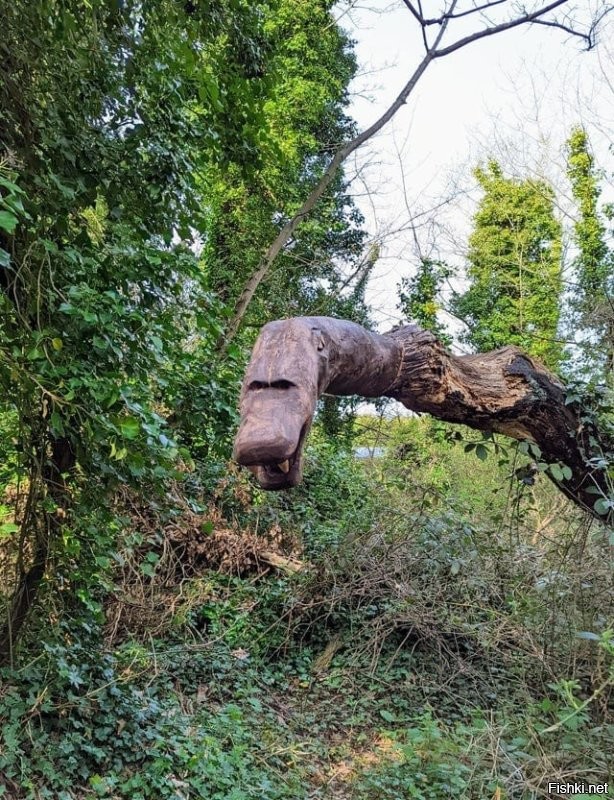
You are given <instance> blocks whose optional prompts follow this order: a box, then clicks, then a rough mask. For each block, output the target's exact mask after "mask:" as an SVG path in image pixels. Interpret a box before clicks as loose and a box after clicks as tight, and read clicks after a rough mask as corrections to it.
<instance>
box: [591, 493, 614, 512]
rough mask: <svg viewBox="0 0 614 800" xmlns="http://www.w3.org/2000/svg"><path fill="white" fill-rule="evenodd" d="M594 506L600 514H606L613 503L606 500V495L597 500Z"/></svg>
mask: <svg viewBox="0 0 614 800" xmlns="http://www.w3.org/2000/svg"><path fill="white" fill-rule="evenodd" d="M593 508H594V509H595V511H596V512H597V513H598V514H603V515H605V514H607V513H608V511H609V510H610V509H611V508H612V503H611V501H610V500H606V499H605V498H604V497H600V498H599V500H595V503H594V504H593Z"/></svg>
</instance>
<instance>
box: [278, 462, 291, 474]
mask: <svg viewBox="0 0 614 800" xmlns="http://www.w3.org/2000/svg"><path fill="white" fill-rule="evenodd" d="M277 466H278V467H279V469H280V470H281V471H282V472H284V473H285V474H286V475H287V474H288V472H290V462H289V461H288V459H286V460H285V461H282V462H281V464H278V465H277Z"/></svg>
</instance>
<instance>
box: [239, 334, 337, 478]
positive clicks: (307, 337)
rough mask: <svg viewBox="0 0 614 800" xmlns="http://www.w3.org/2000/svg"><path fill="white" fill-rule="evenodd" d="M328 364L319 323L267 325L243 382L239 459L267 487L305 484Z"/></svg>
mask: <svg viewBox="0 0 614 800" xmlns="http://www.w3.org/2000/svg"><path fill="white" fill-rule="evenodd" d="M326 368H327V353H326V347H325V341H324V336H323V335H322V332H321V331H320V330H319V329H318V328H317V327H314V326H311V325H310V324H309V323H308V322H306V321H305V320H282V321H278V322H270V323H269V324H268V325H265V326H264V328H263V329H262V331H261V333H260V336H259V337H258V340H257V342H256V345H255V347H254V351H253V353H252V358H251V361H250V363H249V366H248V368H247V371H246V373H245V378H244V381H243V388H242V391H241V424H240V426H239V431H238V433H237V436H236V439H235V444H234V458H235V460H236V461H237V462H238V463H239V464H242V465H243V466H246V467H248V468H249V469H250V470H251V471H252V472H253V473H254V475H255V476H256V478H257V480H258V482H259V483H260V485H261V486H262V488H263V489H286V488H289V487H291V486H296V485H297V484H298V483H300V481H301V478H302V449H303V445H304V442H305V437H306V435H307V433H308V431H309V428H310V427H311V423H312V421H313V415H314V412H315V407H316V403H317V400H318V396H319V393H320V388H321V387H322V386H323V385H324V380H325V376H326Z"/></svg>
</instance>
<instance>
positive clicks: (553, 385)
mask: <svg viewBox="0 0 614 800" xmlns="http://www.w3.org/2000/svg"><path fill="white" fill-rule="evenodd" d="M390 337H391V338H394V339H395V340H396V341H398V342H399V343H400V344H401V346H402V348H403V354H402V357H401V368H400V371H399V377H398V379H397V381H396V382H395V384H394V386H393V387H391V389H389V390H388V391H387V392H386V396H388V397H394V398H396V399H397V400H400V401H401V402H402V403H403V405H404V406H406V407H407V408H410V409H411V410H412V411H419V412H420V411H422V412H427V413H429V414H432V415H433V416H434V417H437V418H438V419H442V420H445V421H446V422H460V423H462V424H464V425H468V426H469V427H471V428H476V429H477V430H482V431H493V432H496V433H503V434H505V435H506V436H510V437H511V438H512V439H518V440H528V441H531V442H535V443H536V444H537V445H538V446H539V448H540V449H541V451H542V459H543V461H544V462H546V463H549V464H553V463H554V464H561V465H564V466H568V467H569V468H570V469H571V471H572V476H571V478H569V479H567V478H563V480H555V479H554V478H552V476H551V475H550V474H549V477H550V478H551V479H552V480H554V482H555V483H556V485H557V486H558V487H559V488H560V489H561V490H562V491H563V492H564V493H565V494H566V495H567V497H569V498H570V499H571V500H573V501H574V502H575V503H576V504H577V505H579V506H581V507H582V508H583V509H585V510H586V511H588V512H590V513H591V514H593V515H595V516H597V517H598V518H600V519H602V520H604V519H605V518H606V516H605V515H600V514H597V513H596V512H595V509H594V504H595V501H596V500H597V498H598V497H599V496H605V497H607V496H608V492H609V487H608V483H607V474H606V471H605V470H604V469H595V468H593V467H592V466H591V464H590V463H589V461H590V459H591V458H594V457H602V456H603V455H604V452H609V451H611V449H612V442H606V441H605V440H604V437H603V436H602V435H601V434H600V432H599V431H598V430H597V429H596V428H595V426H594V425H591V424H587V423H586V422H582V421H581V409H580V408H579V407H578V406H577V404H569V405H566V394H565V387H564V386H563V384H562V383H561V382H560V381H559V380H558V378H556V377H555V376H554V375H553V374H552V373H551V372H549V371H548V370H547V369H546V368H545V367H544V366H543V365H542V364H541V363H539V362H538V361H535V360H534V359H532V358H530V357H529V356H528V355H526V354H525V353H523V352H522V351H521V350H519V349H518V348H517V347H504V348H501V349H500V350H493V351H491V352H489V353H479V354H477V355H466V356H454V355H451V354H450V353H448V352H447V351H446V350H445V349H444V347H443V345H442V344H441V343H440V342H439V341H438V340H437V338H436V337H435V336H434V335H433V334H432V333H430V332H428V331H423V330H421V329H419V328H414V327H413V326H409V327H406V328H402V329H401V330H399V331H396V332H393V333H392V334H390Z"/></svg>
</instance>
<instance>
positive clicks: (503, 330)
mask: <svg viewBox="0 0 614 800" xmlns="http://www.w3.org/2000/svg"><path fill="white" fill-rule="evenodd" d="M475 176H476V178H477V180H478V182H479V184H480V186H481V188H482V190H483V191H484V196H483V197H482V199H481V201H480V204H479V206H478V210H477V212H476V214H475V217H474V229H473V232H472V234H471V236H470V239H469V250H468V254H467V260H468V269H467V275H468V279H469V287H468V289H467V291H466V292H465V293H464V294H462V295H460V296H457V297H456V298H455V300H454V303H453V306H454V310H455V313H457V314H458V316H459V317H461V318H462V319H463V320H464V321H465V322H466V323H467V325H468V326H469V332H468V333H467V334H466V335H465V340H466V341H468V342H469V343H471V344H472V345H473V346H474V347H476V348H477V349H478V350H492V349H493V348H497V347H502V346H504V345H508V344H515V345H518V346H519V347H522V348H523V349H524V350H526V351H527V352H529V353H531V354H532V355H534V356H536V357H537V358H539V359H540V360H542V361H543V362H545V363H546V364H547V365H548V366H549V367H551V368H556V366H557V364H558V363H559V361H560V358H561V344H560V343H559V342H558V341H557V328H558V323H559V316H560V309H561V291H562V276H561V224H560V222H559V221H558V220H557V218H556V216H555V213H554V193H553V190H552V188H551V187H550V186H549V185H548V184H547V183H545V182H544V181H542V180H538V179H534V178H525V179H522V180H520V179H517V178H508V177H505V176H504V175H503V172H502V170H501V167H500V166H499V164H497V163H496V162H495V161H490V162H489V163H488V166H487V167H486V168H478V169H476V171H475Z"/></svg>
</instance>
